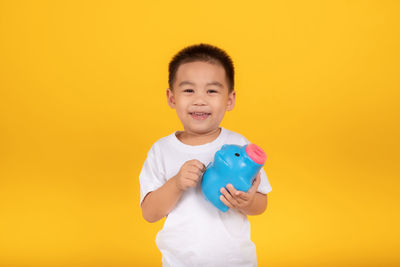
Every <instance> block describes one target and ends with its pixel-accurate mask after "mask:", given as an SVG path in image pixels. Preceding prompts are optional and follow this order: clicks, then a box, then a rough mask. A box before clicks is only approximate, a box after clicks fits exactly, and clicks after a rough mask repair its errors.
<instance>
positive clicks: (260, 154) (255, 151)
mask: <svg viewBox="0 0 400 267" xmlns="http://www.w3.org/2000/svg"><path fill="white" fill-rule="evenodd" d="M246 153H247V155H248V156H249V157H250V158H251V159H252V160H253V161H254V162H255V163H257V164H260V165H263V164H264V163H265V161H266V160H267V155H266V154H265V152H264V150H262V149H261V147H259V146H257V145H255V144H249V145H247V146H246Z"/></svg>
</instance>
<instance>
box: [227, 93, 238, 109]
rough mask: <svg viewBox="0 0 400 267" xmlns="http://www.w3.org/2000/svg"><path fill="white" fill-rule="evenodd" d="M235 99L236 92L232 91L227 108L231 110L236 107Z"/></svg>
mask: <svg viewBox="0 0 400 267" xmlns="http://www.w3.org/2000/svg"><path fill="white" fill-rule="evenodd" d="M235 100H236V92H235V91H232V92H231V93H230V94H229V95H228V103H227V104H226V110H227V111H230V110H232V109H233V108H234V107H235Z"/></svg>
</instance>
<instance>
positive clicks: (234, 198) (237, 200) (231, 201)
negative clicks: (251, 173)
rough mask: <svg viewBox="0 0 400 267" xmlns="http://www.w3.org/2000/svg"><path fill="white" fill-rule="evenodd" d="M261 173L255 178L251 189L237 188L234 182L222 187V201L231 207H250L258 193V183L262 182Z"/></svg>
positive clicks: (240, 208)
mask: <svg viewBox="0 0 400 267" xmlns="http://www.w3.org/2000/svg"><path fill="white" fill-rule="evenodd" d="M260 175H261V173H260V172H259V173H258V174H257V176H256V178H255V179H254V182H253V185H252V186H251V187H250V189H249V191H247V192H243V191H239V190H236V189H235V188H234V187H233V185H232V184H227V185H226V188H227V189H228V190H226V188H224V187H222V188H221V190H220V191H221V193H222V196H220V199H221V201H222V202H223V203H224V204H225V205H226V206H228V207H229V208H235V209H238V210H239V211H241V210H242V209H246V208H248V207H249V206H250V205H251V204H252V202H253V200H254V196H255V195H256V192H257V188H258V185H259V184H260V181H261V178H260Z"/></svg>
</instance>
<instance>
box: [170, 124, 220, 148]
mask: <svg viewBox="0 0 400 267" xmlns="http://www.w3.org/2000/svg"><path fill="white" fill-rule="evenodd" d="M221 130H222V129H221V128H220V127H218V128H216V129H214V130H211V131H209V132H207V133H194V132H188V131H183V132H178V133H177V134H176V137H177V138H178V139H179V140H180V141H181V142H182V143H184V144H186V145H192V146H196V145H204V144H206V143H210V142H212V141H214V140H215V139H217V137H218V136H219V135H220V133H221Z"/></svg>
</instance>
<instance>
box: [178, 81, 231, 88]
mask: <svg viewBox="0 0 400 267" xmlns="http://www.w3.org/2000/svg"><path fill="white" fill-rule="evenodd" d="M186 84H188V85H195V84H194V83H192V82H189V81H182V82H180V83H179V85H178V86H183V85H186ZM206 85H207V86H208V85H216V86H218V87H221V88H223V87H224V86H223V85H222V84H221V83H220V82H217V81H213V82H210V83H207V84H206Z"/></svg>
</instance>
